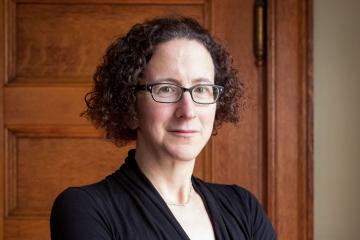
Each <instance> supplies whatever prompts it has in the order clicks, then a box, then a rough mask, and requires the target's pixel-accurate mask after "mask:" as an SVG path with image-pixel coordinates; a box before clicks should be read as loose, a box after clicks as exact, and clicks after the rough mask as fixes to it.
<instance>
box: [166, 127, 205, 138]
mask: <svg viewBox="0 0 360 240" xmlns="http://www.w3.org/2000/svg"><path fill="white" fill-rule="evenodd" d="M169 132H171V133H172V134H174V135H178V136H182V137H191V136H193V135H196V134H197V133H199V131H198V130H193V129H173V130H170V131H169Z"/></svg>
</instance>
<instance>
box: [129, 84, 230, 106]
mask: <svg viewBox="0 0 360 240" xmlns="http://www.w3.org/2000/svg"><path fill="white" fill-rule="evenodd" d="M161 84H167V85H172V86H176V87H178V88H180V89H181V90H182V92H181V95H180V97H179V99H177V100H176V101H173V102H162V101H158V100H156V99H155V98H154V96H153V92H152V89H153V87H154V86H156V85H161ZM199 86H212V87H215V88H216V89H217V90H218V91H219V94H218V95H217V98H216V99H215V100H214V101H213V102H210V103H201V102H197V101H195V100H194V97H193V89H194V88H196V87H199ZM134 89H135V91H148V92H150V94H151V97H152V99H153V100H154V101H155V102H158V103H177V102H179V101H180V100H181V99H182V97H183V95H184V92H189V93H190V96H191V99H192V100H193V101H194V102H195V103H198V104H214V103H216V102H217V101H218V100H219V98H220V95H221V94H222V93H223V91H224V87H223V86H219V85H215V84H197V85H195V86H192V87H190V88H185V87H182V86H179V85H176V84H172V83H153V84H143V85H141V84H140V85H136V86H134Z"/></svg>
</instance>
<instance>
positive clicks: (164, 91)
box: [135, 83, 224, 104]
mask: <svg viewBox="0 0 360 240" xmlns="http://www.w3.org/2000/svg"><path fill="white" fill-rule="evenodd" d="M135 90H136V91H149V92H150V93H151V96H152V98H153V99H154V101H155V102H159V103H176V102H179V101H180V100H181V98H182V96H183V94H184V92H186V91H188V92H189V93H190V95H191V98H192V100H193V101H194V102H196V103H199V104H212V103H215V102H216V101H217V100H218V99H219V97H220V95H221V93H222V92H223V91H224V87H222V86H218V85H214V84H198V85H195V86H192V87H191V88H184V87H181V86H178V85H175V84H171V83H154V84H147V85H136V86H135Z"/></svg>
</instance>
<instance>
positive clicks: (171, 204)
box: [159, 186, 192, 207]
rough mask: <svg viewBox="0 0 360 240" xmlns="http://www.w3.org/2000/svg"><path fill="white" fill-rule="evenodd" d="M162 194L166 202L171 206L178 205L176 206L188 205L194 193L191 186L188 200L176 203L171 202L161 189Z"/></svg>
mask: <svg viewBox="0 0 360 240" xmlns="http://www.w3.org/2000/svg"><path fill="white" fill-rule="evenodd" d="M159 193H160V195H161V196H162V198H163V199H164V202H165V203H166V204H167V205H169V206H176V207H186V206H187V205H188V204H189V203H190V200H191V193H192V186H190V191H189V195H188V199H187V200H186V202H184V203H176V202H170V201H168V200H166V198H165V197H164V195H163V194H162V192H161V191H159Z"/></svg>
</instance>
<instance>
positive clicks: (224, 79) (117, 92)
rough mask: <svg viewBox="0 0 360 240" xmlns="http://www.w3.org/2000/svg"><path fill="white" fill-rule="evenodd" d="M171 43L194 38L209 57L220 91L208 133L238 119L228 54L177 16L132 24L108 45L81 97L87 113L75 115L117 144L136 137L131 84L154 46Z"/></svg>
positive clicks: (237, 87) (237, 89)
mask: <svg viewBox="0 0 360 240" xmlns="http://www.w3.org/2000/svg"><path fill="white" fill-rule="evenodd" d="M172 39H189V40H196V41H198V42H200V43H201V44H203V45H204V46H205V48H206V49H207V50H208V51H209V53H210V55H211V57H212V60H213V62H214V66H215V84H217V85H221V86H223V87H224V90H225V91H224V93H223V95H222V96H221V97H220V99H219V100H218V102H217V109H216V116H215V122H214V131H213V133H216V130H217V129H218V128H219V127H220V126H221V124H222V123H223V122H230V123H234V124H235V123H237V122H238V121H239V117H240V116H239V112H240V103H239V100H240V98H241V96H242V91H243V85H242V83H241V82H240V81H239V80H238V78H237V71H236V70H235V69H234V67H233V65H232V58H231V57H230V55H229V53H228V52H227V51H226V50H225V49H224V47H222V46H221V45H220V44H219V43H218V42H217V41H216V40H215V39H214V37H212V36H211V34H210V33H209V31H207V30H206V29H205V28H203V27H202V26H201V25H200V24H199V23H198V22H196V21H195V20H194V19H191V18H188V17H183V16H175V17H174V16H172V17H162V18H155V19H152V20H147V21H145V22H144V23H142V24H136V25H134V26H133V27H132V28H131V29H130V31H129V32H128V33H127V34H126V36H123V37H120V38H118V39H117V40H115V42H114V43H112V44H111V45H110V46H109V48H108V49H107V51H106V54H105V56H104V58H103V62H102V63H101V64H100V65H99V66H98V67H97V70H96V73H95V74H94V77H93V80H94V88H93V90H92V91H91V92H89V93H88V94H87V95H86V96H85V101H86V105H87V109H86V110H85V111H84V112H83V113H82V114H81V115H82V116H86V117H87V118H88V119H90V120H91V121H92V122H93V124H94V125H95V126H96V127H97V128H99V127H100V128H103V129H104V130H105V134H106V137H107V138H108V139H111V140H113V141H114V142H115V143H116V144H117V145H119V146H122V145H125V144H126V143H128V142H129V141H131V140H135V139H136V130H135V129H133V128H131V127H130V123H131V122H134V121H135V120H136V109H135V102H136V95H135V92H134V86H135V85H137V84H138V81H139V79H140V78H141V76H142V74H143V71H144V69H145V66H146V64H147V63H148V62H149V61H150V59H151V57H152V55H153V53H154V51H155V49H156V46H157V45H158V44H160V43H163V42H166V41H170V40H172Z"/></svg>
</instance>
